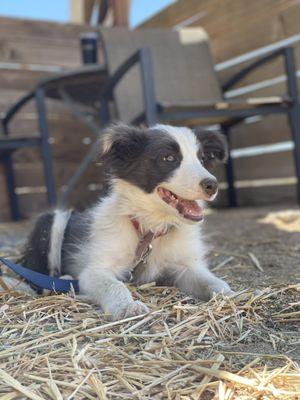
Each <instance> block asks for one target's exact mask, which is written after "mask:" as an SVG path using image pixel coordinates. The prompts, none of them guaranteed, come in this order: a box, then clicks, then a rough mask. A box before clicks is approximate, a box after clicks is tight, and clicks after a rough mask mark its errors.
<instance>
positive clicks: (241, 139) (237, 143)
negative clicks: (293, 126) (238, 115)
mask: <svg viewBox="0 0 300 400" xmlns="http://www.w3.org/2000/svg"><path fill="white" fill-rule="evenodd" d="M291 139H292V135H291V130H290V126H289V124H288V121H287V118H286V116H284V115H278V114H277V115H270V116H266V117H264V118H262V119H261V120H260V121H258V122H253V123H244V124H240V125H238V126H236V127H235V128H233V129H232V131H231V148H232V149H237V148H238V149H240V148H244V147H250V146H259V145H265V144H270V143H279V142H284V141H288V140H291Z"/></svg>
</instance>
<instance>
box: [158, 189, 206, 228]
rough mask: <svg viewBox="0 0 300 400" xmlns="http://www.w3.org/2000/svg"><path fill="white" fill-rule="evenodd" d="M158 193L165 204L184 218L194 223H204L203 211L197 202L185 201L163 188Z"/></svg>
mask: <svg viewBox="0 0 300 400" xmlns="http://www.w3.org/2000/svg"><path fill="white" fill-rule="evenodd" d="M157 193H158V195H159V196H160V198H161V199H162V200H163V201H164V202H165V203H167V204H168V205H169V206H171V207H173V208H175V209H176V210H177V211H178V212H179V214H180V215H181V216H183V217H184V218H186V219H190V220H192V221H202V219H203V209H202V208H201V207H200V206H199V204H198V203H197V202H196V201H195V200H186V199H183V198H182V197H179V196H177V195H176V194H174V193H173V192H171V191H170V190H168V189H165V188H163V187H159V188H158V189H157Z"/></svg>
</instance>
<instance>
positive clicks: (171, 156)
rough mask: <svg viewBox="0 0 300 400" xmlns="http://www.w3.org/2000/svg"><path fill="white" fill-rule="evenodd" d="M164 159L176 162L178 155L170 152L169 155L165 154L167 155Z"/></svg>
mask: <svg viewBox="0 0 300 400" xmlns="http://www.w3.org/2000/svg"><path fill="white" fill-rule="evenodd" d="M163 160H164V161H167V162H174V161H176V157H175V156H173V155H172V154H169V155H168V156H165V157H164V158H163Z"/></svg>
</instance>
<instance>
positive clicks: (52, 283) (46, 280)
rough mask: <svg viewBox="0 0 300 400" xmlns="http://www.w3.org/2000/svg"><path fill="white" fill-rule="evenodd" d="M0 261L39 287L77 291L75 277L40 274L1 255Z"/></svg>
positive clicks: (62, 291) (59, 290)
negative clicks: (64, 277)
mask: <svg viewBox="0 0 300 400" xmlns="http://www.w3.org/2000/svg"><path fill="white" fill-rule="evenodd" d="M0 262H1V263H2V264H4V265H6V266H7V267H8V268H9V269H11V270H12V271H14V272H15V273H16V274H18V275H20V276H22V277H23V278H25V279H26V280H27V281H29V282H30V283H32V284H33V285H36V286H37V287H39V288H43V289H48V290H53V291H55V292H58V293H68V292H69V291H70V290H71V289H72V288H73V289H74V291H75V293H79V284H78V280H76V279H60V278H55V277H53V276H49V275H45V274H41V273H40V272H36V271H32V270H31V269H29V268H25V267H23V266H22V265H19V264H15V263H13V262H12V261H10V260H7V259H6V258H3V257H0Z"/></svg>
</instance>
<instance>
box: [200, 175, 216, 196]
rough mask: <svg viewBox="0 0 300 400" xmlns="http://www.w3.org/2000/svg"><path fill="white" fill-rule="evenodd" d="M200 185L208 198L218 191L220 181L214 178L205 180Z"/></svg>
mask: <svg viewBox="0 0 300 400" xmlns="http://www.w3.org/2000/svg"><path fill="white" fill-rule="evenodd" d="M200 185H201V186H202V188H203V190H204V192H205V193H206V194H207V195H208V196H212V195H214V194H215V193H216V192H217V190H218V181H217V180H216V179H213V178H207V179H203V181H202V182H200Z"/></svg>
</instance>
